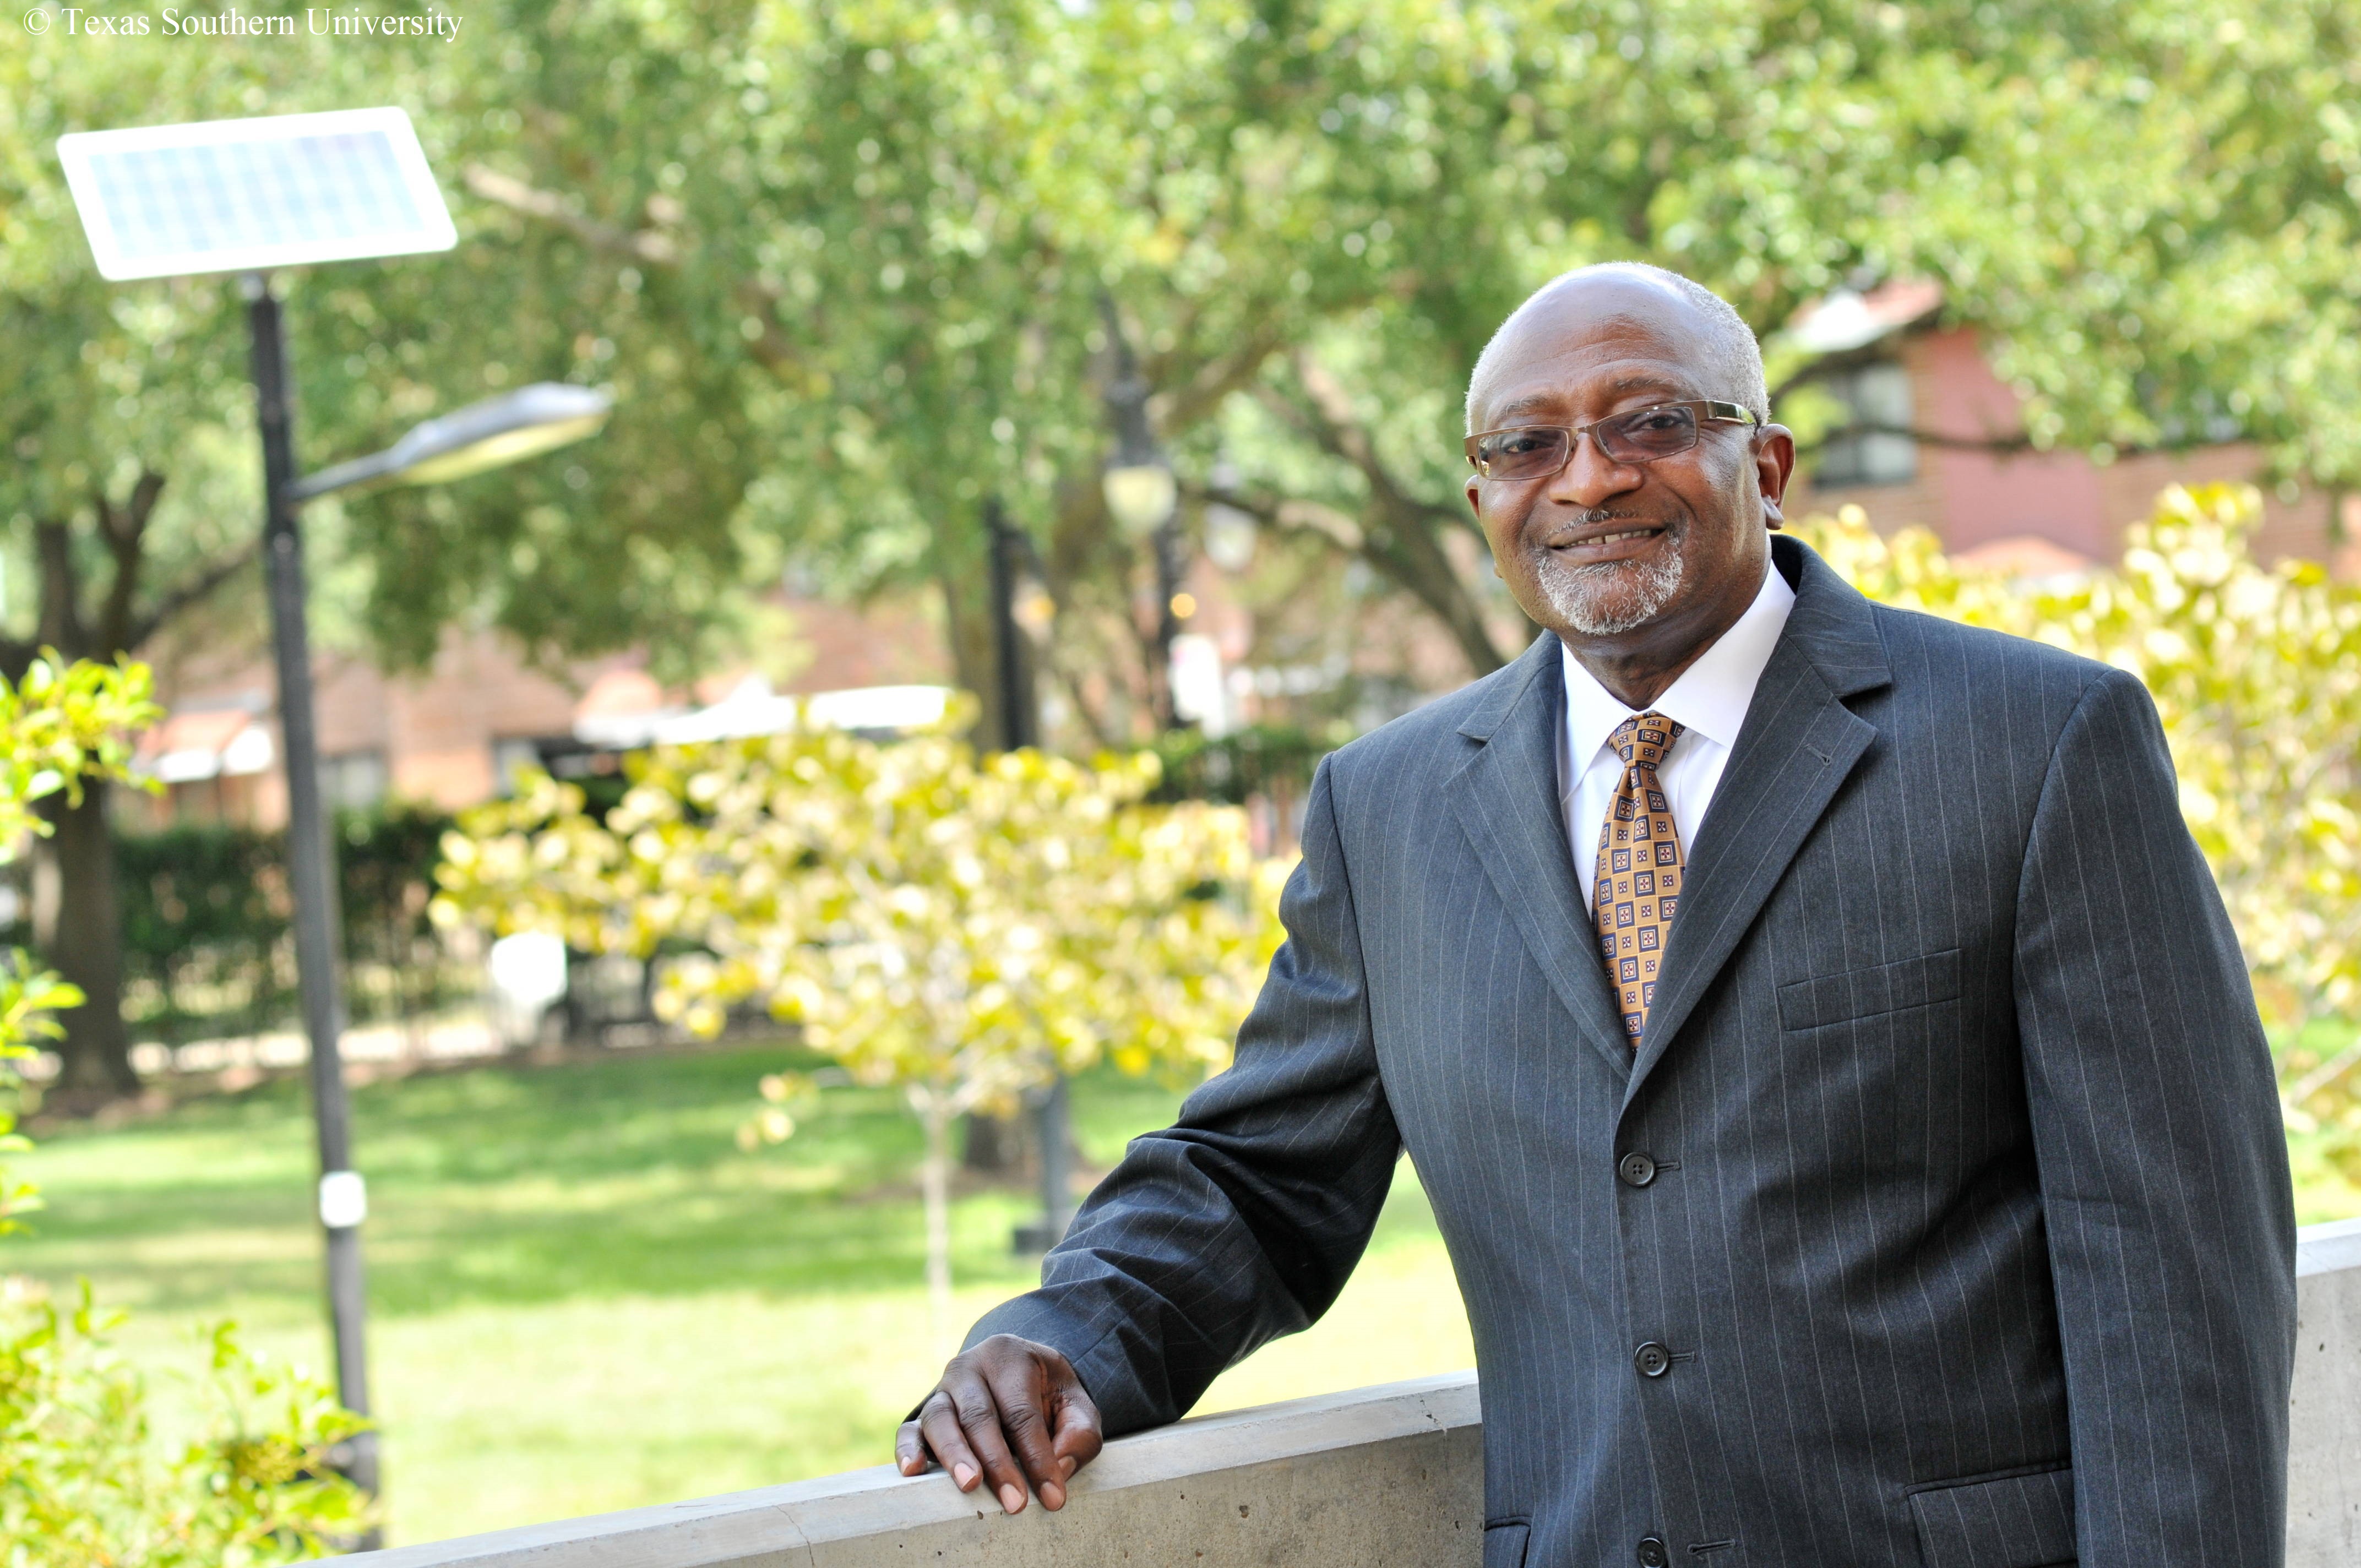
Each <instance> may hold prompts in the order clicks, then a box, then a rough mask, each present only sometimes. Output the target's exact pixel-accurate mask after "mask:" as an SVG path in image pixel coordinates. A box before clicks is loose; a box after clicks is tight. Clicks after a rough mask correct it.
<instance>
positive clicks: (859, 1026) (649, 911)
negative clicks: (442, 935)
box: [438, 729, 1276, 1124]
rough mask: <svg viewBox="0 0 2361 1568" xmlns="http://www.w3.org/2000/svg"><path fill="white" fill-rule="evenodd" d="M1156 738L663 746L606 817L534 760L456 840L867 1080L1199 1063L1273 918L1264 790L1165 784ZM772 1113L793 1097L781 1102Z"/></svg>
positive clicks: (521, 918) (814, 735) (673, 983)
mask: <svg viewBox="0 0 2361 1568" xmlns="http://www.w3.org/2000/svg"><path fill="white" fill-rule="evenodd" d="M1156 781H1157V764H1156V762H1155V759H1154V758H1153V757H1152V756H1150V755H1147V754H1144V753H1143V754H1141V755H1138V756H1132V757H1106V758H1101V759H1098V760H1096V761H1093V762H1087V763H1083V762H1070V761H1067V760H1065V759H1062V758H1058V757H1052V756H1047V755H1044V754H1043V753H1041V752H1038V751H1016V752H1005V753H1001V754H998V755H993V756H979V755H977V754H976V753H975V752H974V751H973V750H972V749H971V748H970V747H969V746H968V745H967V744H966V743H965V742H964V741H961V740H957V739H955V738H953V737H952V736H950V735H947V734H928V735H921V736H917V737H914V738H912V739H909V740H903V741H899V742H895V743H892V744H880V743H877V742H873V741H869V740H861V739H858V738H856V737H854V736H851V735H848V734H845V733H843V732H841V731H837V730H830V729H809V730H803V731H797V732H795V733H790V734H785V735H779V736H774V737H770V738H767V739H762V740H742V741H730V742H723V743H718V744H714V745H709V746H698V747H684V748H673V749H665V750H661V751H656V752H653V753H652V754H649V755H648V756H646V757H644V758H642V759H638V760H635V762H634V764H633V772H632V788H631V791H630V793H629V794H628V795H626V796H625V797H624V799H623V802H622V804H621V806H620V807H619V808H617V809H616V810H615V811H614V812H612V813H611V814H610V815H609V817H608V819H607V820H606V821H605V822H604V823H600V822H599V821H598V820H597V819H596V818H595V817H591V816H590V815H588V813H587V812H586V811H585V810H584V808H583V804H582V797H581V794H580V792H579V791H577V790H575V789H573V788H572V787H571V786H568V785H564V784H556V783H555V782H553V781H550V780H547V779H536V780H533V782H532V783H531V784H529V785H528V786H527V788H526V790H525V793H524V794H523V795H521V796H520V797H519V798H518V799H517V800H515V801H511V802H507V803H503V804H501V805H500V806H491V807H487V808H486V809H485V810H484V811H483V812H480V813H478V814H477V815H476V816H475V817H471V818H470V819H469V820H468V822H467V831H466V832H464V833H459V834H454V835H453V836H452V838H451V839H450V840H449V841H448V843H447V845H446V851H447V858H446V863H445V868H444V870H443V872H442V873H441V874H442V879H443V883H444V887H445V894H444V897H443V899H442V900H441V901H440V903H439V905H438V912H439V914H440V916H441V917H442V918H444V919H445V920H455V919H458V918H461V917H463V916H464V915H466V914H468V913H474V914H476V915H478V916H484V917H488V918H489V920H490V922H491V923H492V924H494V925H496V926H498V927H500V929H503V930H518V929H524V928H535V929H543V930H548V931H553V932H555V933H557V934H560V935H562V936H564V937H565V938H566V941H567V942H568V943H570V944H571V945H573V946H575V947H576V948H582V949H585V950H589V951H604V952H626V953H631V954H634V955H637V956H641V957H647V956H650V955H652V954H653V953H654V952H655V951H656V950H657V948H659V947H660V946H666V945H669V946H671V947H672V948H684V949H689V950H690V951H689V952H688V954H687V956H685V957H681V958H677V959H674V960H673V961H672V962H671V963H669V964H668V965H667V966H666V970H665V974H666V979H665V981H664V987H663V989H662V991H661V992H659V996H658V1005H659V1007H660V1008H661V1009H662V1010H663V1011H664V1014H665V1015H666V1016H668V1017H670V1018H673V1019H675V1020H677V1021H679V1022H681V1023H683V1024H685V1025H687V1026H688V1027H689V1028H690V1029H692V1030H694V1031H696V1032H697V1033H701V1034H711V1033H713V1032H715V1031H717V1030H719V1028H720V1026H721V1025H722V1023H723V1021H724V1020H725V1018H726V1017H727V1015H728V1014H729V1013H730V1010H731V1009H733V1008H742V1007H748V1006H752V1007H760V1008H763V1009H764V1010H766V1011H768V1012H769V1013H771V1014H773V1015H774V1016H776V1017H778V1018H780V1019H782V1020H788V1021H792V1022H795V1023H796V1024H799V1025H801V1026H802V1028H803V1031H804V1036H805V1037H806V1039H807V1041H808V1042H809V1043H810V1044H811V1045H812V1046H813V1047H815V1048H817V1049H818V1050H820V1051H823V1052H825V1053H827V1054H828V1055H829V1056H831V1057H833V1058H836V1059H837V1060H838V1061H840V1063H841V1064H842V1065H843V1066H844V1068H845V1069H846V1070H847V1071H848V1072H849V1073H851V1076H852V1078H853V1079H854V1080H856V1081H858V1082H862V1083H865V1084H872V1085H886V1084H896V1085H903V1086H924V1087H925V1088H927V1089H928V1090H929V1091H932V1092H935V1093H939V1094H942V1095H944V1096H946V1097H948V1098H949V1099H950V1101H952V1102H955V1109H956V1111H959V1112H964V1111H967V1110H971V1109H976V1108H991V1109H995V1110H1005V1109H1006V1108H1007V1107H1008V1106H1009V1105H1010V1104H1011V1103H1012V1102H1014V1100H1015V1098H1016V1095H1017V1094H1018V1093H1019V1092H1020V1091H1023V1090H1024V1089H1026V1088H1027V1087H1029V1086H1031V1085H1032V1084H1035V1083H1038V1082H1040V1081H1043V1080H1046V1078H1047V1077H1048V1076H1049V1073H1050V1072H1051V1071H1052V1070H1053V1069H1063V1070H1067V1071H1074V1070H1079V1069H1083V1068H1087V1067H1090V1066H1092V1065H1093V1064H1095V1063H1097V1062H1100V1061H1102V1060H1112V1061H1114V1062H1115V1063H1116V1064H1117V1065H1118V1066H1119V1067H1121V1068H1123V1069H1125V1070H1126V1071H1132V1072H1140V1071H1145V1070H1147V1069H1149V1068H1151V1067H1155V1066H1165V1067H1170V1068H1177V1069H1182V1070H1185V1071H1187V1072H1189V1073H1191V1074H1202V1073H1203V1072H1205V1071H1207V1070H1210V1069H1214V1068H1217V1067H1219V1066H1221V1065H1222V1064H1223V1063H1224V1062H1225V1061H1226V1060H1227V1059H1228V1052H1229V1044H1230V1036H1231V1033H1232V1031H1233V1030H1234V1029H1235V1027H1236V1025H1237V1021H1238V1019H1239V1018H1240V1017H1242V1016H1243V1015H1244V1014H1245V1012H1246V1007H1247V1005H1248V1003H1250V1002H1251V1000H1252V993H1253V987H1254V985H1255V983H1256V981H1257V979H1258V978H1259V975H1260V972H1261V969H1262V966H1263V965H1264V963H1265V962H1267V961H1268V956H1269V953H1270V950H1271V948H1273V947H1274V946H1275V945H1276V937H1275V922H1274V920H1273V917H1272V915H1271V892H1272V888H1271V886H1270V872H1269V871H1268V869H1267V868H1265V867H1263V866H1261V865H1259V864H1258V863H1257V860H1256V858H1255V856H1254V854H1253V852H1252V850H1251V849H1250V847H1249V845H1248V843H1247V839H1246V818H1245V816H1244V814H1243V813H1241V812H1239V811H1237V810H1235V809H1234V808H1231V807H1224V806H1208V805H1203V804H1198V803H1191V804H1183V805H1179V806H1151V805H1148V804H1146V803H1145V800H1144V797H1145V796H1146V795H1147V794H1148V791H1149V790H1150V789H1151V788H1152V787H1153V786H1154V784H1156ZM774 1124H775V1122H774Z"/></svg>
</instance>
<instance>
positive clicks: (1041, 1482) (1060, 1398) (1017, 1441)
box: [894, 1334, 1106, 1514]
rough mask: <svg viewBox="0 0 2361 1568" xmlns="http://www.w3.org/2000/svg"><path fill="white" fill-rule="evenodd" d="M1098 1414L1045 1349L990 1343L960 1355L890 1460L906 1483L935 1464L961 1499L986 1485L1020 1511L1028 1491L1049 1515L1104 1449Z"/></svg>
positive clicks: (1001, 1340)
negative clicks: (1071, 1483) (1028, 1489)
mask: <svg viewBox="0 0 2361 1568" xmlns="http://www.w3.org/2000/svg"><path fill="white" fill-rule="evenodd" d="M1105 1442H1106V1440H1105V1438H1104V1435H1103V1434H1102V1433H1101V1431H1100V1423H1099V1408H1098V1407H1097V1406H1096V1405H1094V1404H1093V1403H1091V1397H1090V1395H1089V1394H1088V1393H1086V1392H1085V1391H1084V1390H1083V1388H1082V1379H1081V1378H1080V1377H1077V1376H1075V1375H1074V1368H1073V1365H1072V1364H1071V1363H1070V1362H1069V1361H1067V1359H1066V1358H1065V1357H1064V1356H1062V1355H1060V1354H1058V1353H1057V1352H1056V1351H1054V1350H1051V1349H1050V1348H1049V1346H1048V1345H1046V1344H1035V1343H1033V1342H1032V1341H1031V1340H1025V1339H1018V1338H1017V1337H1016V1335H1015V1334H994V1335H993V1336H992V1337H991V1338H990V1339H988V1340H985V1341H984V1342H983V1343H981V1344H979V1345H977V1346H976V1347H975V1348H974V1349H972V1350H966V1351H961V1353H960V1354H957V1355H955V1356H953V1357H952V1358H951V1361H950V1365H948V1366H946V1367H944V1368H943V1376H942V1381H941V1382H939V1383H938V1384H936V1385H935V1391H934V1392H933V1393H931V1394H929V1395H928V1396H927V1398H926V1401H925V1402H924V1403H923V1404H921V1405H919V1407H918V1412H917V1416H915V1417H914V1418H913V1419H911V1420H906V1421H904V1422H903V1423H902V1430H901V1431H900V1433H899V1434H898V1435H897V1436H896V1437H895V1442H894V1459H895V1463H896V1464H899V1465H900V1466H901V1468H902V1474H903V1475H924V1474H925V1473H926V1470H927V1466H928V1464H940V1465H941V1466H942V1467H943V1468H944V1469H946V1470H948V1471H950V1475H951V1479H952V1480H953V1481H954V1482H956V1483H957V1484H958V1486H959V1489H960V1490H961V1491H962V1492H972V1491H973V1490H975V1487H976V1484H977V1483H978V1482H980V1481H990V1482H991V1483H992V1490H993V1493H994V1496H996V1497H999V1499H1000V1506H1001V1508H1002V1509H1003V1510H1004V1511H1005V1512H1007V1513H1012V1514H1015V1513H1022V1512H1023V1511H1024V1509H1025V1494H1026V1484H1027V1481H1028V1480H1029V1481H1030V1482H1031V1484H1032V1489H1033V1490H1034V1491H1035V1492H1037V1493H1038V1494H1040V1497H1041V1506H1042V1507H1043V1508H1048V1509H1049V1510H1050V1511H1052V1512H1055V1511H1056V1510H1058V1509H1060V1508H1064V1507H1065V1506H1066V1483H1067V1482H1069V1481H1071V1480H1072V1479H1073V1476H1074V1472H1075V1471H1077V1470H1080V1469H1081V1468H1082V1466H1083V1465H1085V1464H1089V1463H1090V1462H1091V1461H1092V1460H1093V1459H1096V1458H1097V1457H1098V1456H1099V1450H1100V1449H1101V1448H1102V1447H1104V1446H1105Z"/></svg>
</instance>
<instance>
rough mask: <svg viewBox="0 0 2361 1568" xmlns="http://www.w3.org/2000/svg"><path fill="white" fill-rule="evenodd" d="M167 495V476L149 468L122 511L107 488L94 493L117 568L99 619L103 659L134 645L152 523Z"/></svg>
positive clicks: (102, 529)
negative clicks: (133, 629) (132, 636)
mask: <svg viewBox="0 0 2361 1568" xmlns="http://www.w3.org/2000/svg"><path fill="white" fill-rule="evenodd" d="M163 493H164V476H163V475H161V474H159V473H157V472H156V471H155V470H154V469H152V468H146V467H143V468H141V469H140V470H139V478H138V482H137V483H136V484H134V485H133V486H132V487H131V495H130V498H129V499H127V500H126V501H125V502H124V504H123V505H122V506H121V507H120V508H117V507H115V506H113V505H112V504H110V503H109V502H108V500H107V499H106V492H105V491H104V489H103V488H94V489H93V493H92V499H93V501H94V502H95V503H96V504H97V507H98V528H99V532H100V534H101V535H102V536H104V539H105V541H106V549H107V554H109V555H110V556H112V557H113V559H114V565H115V576H113V578H111V579H110V580H109V581H108V583H107V585H106V601H105V603H104V606H102V607H101V609H100V610H99V616H98V644H99V645H98V649H97V652H98V654H99V656H100V657H102V658H111V657H113V656H114V655H115V654H116V653H121V652H128V651H129V650H130V648H131V646H132V644H131V643H130V642H128V641H126V639H127V638H128V637H129V636H130V634H131V625H132V621H131V607H132V604H133V603H134V601H135V600H136V599H137V597H138V593H139V577H140V569H141V568H142V567H143V566H145V565H147V540H148V519H149V518H150V517H152V516H154V515H155V511H156V499H157V498H158V497H159V496H160V495H162V494H163Z"/></svg>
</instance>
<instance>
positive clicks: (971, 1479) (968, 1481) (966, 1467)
mask: <svg viewBox="0 0 2361 1568" xmlns="http://www.w3.org/2000/svg"><path fill="white" fill-rule="evenodd" d="M951 1479H952V1480H954V1481H956V1482H958V1483H959V1489H960V1490H961V1491H962V1492H964V1491H966V1490H967V1489H968V1488H969V1487H970V1486H974V1485H975V1466H974V1465H972V1464H954V1465H952V1466H951Z"/></svg>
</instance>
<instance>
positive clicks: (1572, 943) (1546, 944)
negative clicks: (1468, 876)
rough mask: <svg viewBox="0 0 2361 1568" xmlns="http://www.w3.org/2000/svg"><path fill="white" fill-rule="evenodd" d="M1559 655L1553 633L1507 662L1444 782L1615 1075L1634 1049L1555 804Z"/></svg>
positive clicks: (1498, 887) (1531, 947) (1542, 959)
mask: <svg viewBox="0 0 2361 1568" xmlns="http://www.w3.org/2000/svg"><path fill="white" fill-rule="evenodd" d="M1558 660H1559V652H1558V641H1557V639H1556V638H1555V637H1554V636H1543V637H1540V638H1537V639H1535V640H1534V642H1533V645H1532V647H1531V648H1529V649H1528V650H1526V652H1525V653H1524V655H1523V656H1522V657H1521V658H1520V659H1519V660H1518V661H1517V662H1516V663H1515V664H1513V665H1511V666H1510V670H1509V672H1508V675H1509V678H1508V679H1506V680H1503V681H1502V682H1500V683H1499V686H1498V687H1497V688H1496V689H1495V692H1494V694H1493V695H1492V696H1491V697H1490V698H1489V699H1488V701H1486V702H1485V703H1484V704H1483V705H1482V706H1481V707H1478V708H1477V710H1476V711H1475V712H1474V713H1473V714H1471V715H1470V716H1469V718H1468V719H1467V721H1466V723H1465V724H1463V725H1461V726H1460V729H1459V732H1460V733H1461V734H1463V735H1466V736H1467V737H1468V738H1469V739H1471V740H1477V741H1480V742H1482V744H1481V745H1479V746H1478V747H1477V750H1476V753H1475V755H1474V756H1472V757H1470V758H1469V759H1468V760H1467V762H1466V765H1465V766H1463V767H1462V768H1461V769H1460V770H1459V771H1458V772H1457V773H1454V774H1453V775H1452V776H1451V780H1450V782H1449V783H1448V784H1446V785H1445V786H1444V789H1445V792H1446V794H1447V795H1448V796H1449V798H1450V803H1451V806H1452V807H1453V811H1452V815H1453V816H1454V817H1457V818H1458V821H1459V825H1460V827H1461V828H1463V829H1464V830H1465V831H1466V835H1467V841H1468V843H1469V844H1470V845H1472V846H1473V847H1474V849H1475V850H1476V858H1477V860H1478V861H1481V862H1482V863H1483V866H1484V872H1485V874H1486V875H1487V876H1488V877H1489V878H1490V879H1491V882H1492V886H1493V888H1494V890H1495V891H1497V892H1498V893H1499V895H1500V900H1501V902H1502V903H1504V904H1506V905H1508V906H1509V912H1510V916H1512V917H1513V918H1514V919H1515V921H1516V925H1517V932H1518V934H1519V935H1520V936H1521V937H1522V938H1524V943H1525V947H1526V949H1527V950H1528V951H1529V952H1531V953H1532V957H1533V961H1534V962H1535V963H1537V964H1539V965H1540V966H1541V968H1542V972H1543V974H1545V975H1547V976H1548V977H1549V982H1550V987H1551V989H1552V990H1554V992H1557V998H1558V1000H1559V1001H1560V1002H1562V1003H1565V1009H1566V1011H1567V1012H1569V1013H1571V1014H1574V1017H1575V1022H1576V1024H1577V1025H1579V1026H1580V1028H1581V1031H1582V1036H1583V1037H1584V1038H1585V1039H1587V1040H1588V1041H1589V1042H1590V1044H1591V1046H1592V1047H1593V1048H1594V1049H1596V1050H1597V1051H1598V1053H1599V1055H1600V1056H1601V1057H1603V1058H1606V1061H1607V1064H1608V1066H1609V1068H1610V1069H1613V1070H1614V1072H1615V1073H1616V1075H1617V1076H1618V1077H1621V1076H1622V1075H1624V1074H1626V1073H1629V1072H1630V1071H1631V1047H1629V1046H1628V1045H1627V1044H1626V1043H1625V1041H1624V1036H1623V1027H1622V1021H1621V1019H1620V1017H1619V1016H1618V1014H1617V1013H1616V1010H1615V1002H1614V998H1613V996H1612V995H1611V994H1610V993H1609V990H1608V987H1607V972H1606V970H1605V968H1604V966H1603V965H1601V963H1600V962H1599V958H1598V946H1597V942H1596V938H1594V937H1593V936H1592V934H1591V933H1592V929H1593V927H1592V925H1591V919H1590V914H1589V911H1587V909H1585V908H1584V907H1583V904H1582V887H1581V884H1580V883H1578V882H1576V879H1575V874H1574V861H1573V859H1572V857H1571V855H1570V854H1569V852H1568V850H1567V846H1566V839H1565V817H1564V814H1563V813H1562V812H1561V811H1560V809H1559V806H1558V777H1557V732H1558V723H1559V712H1560V710H1561V709H1562V708H1563V707H1565V675H1564V672H1563V670H1562V668H1561V666H1560V665H1559V663H1558Z"/></svg>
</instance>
